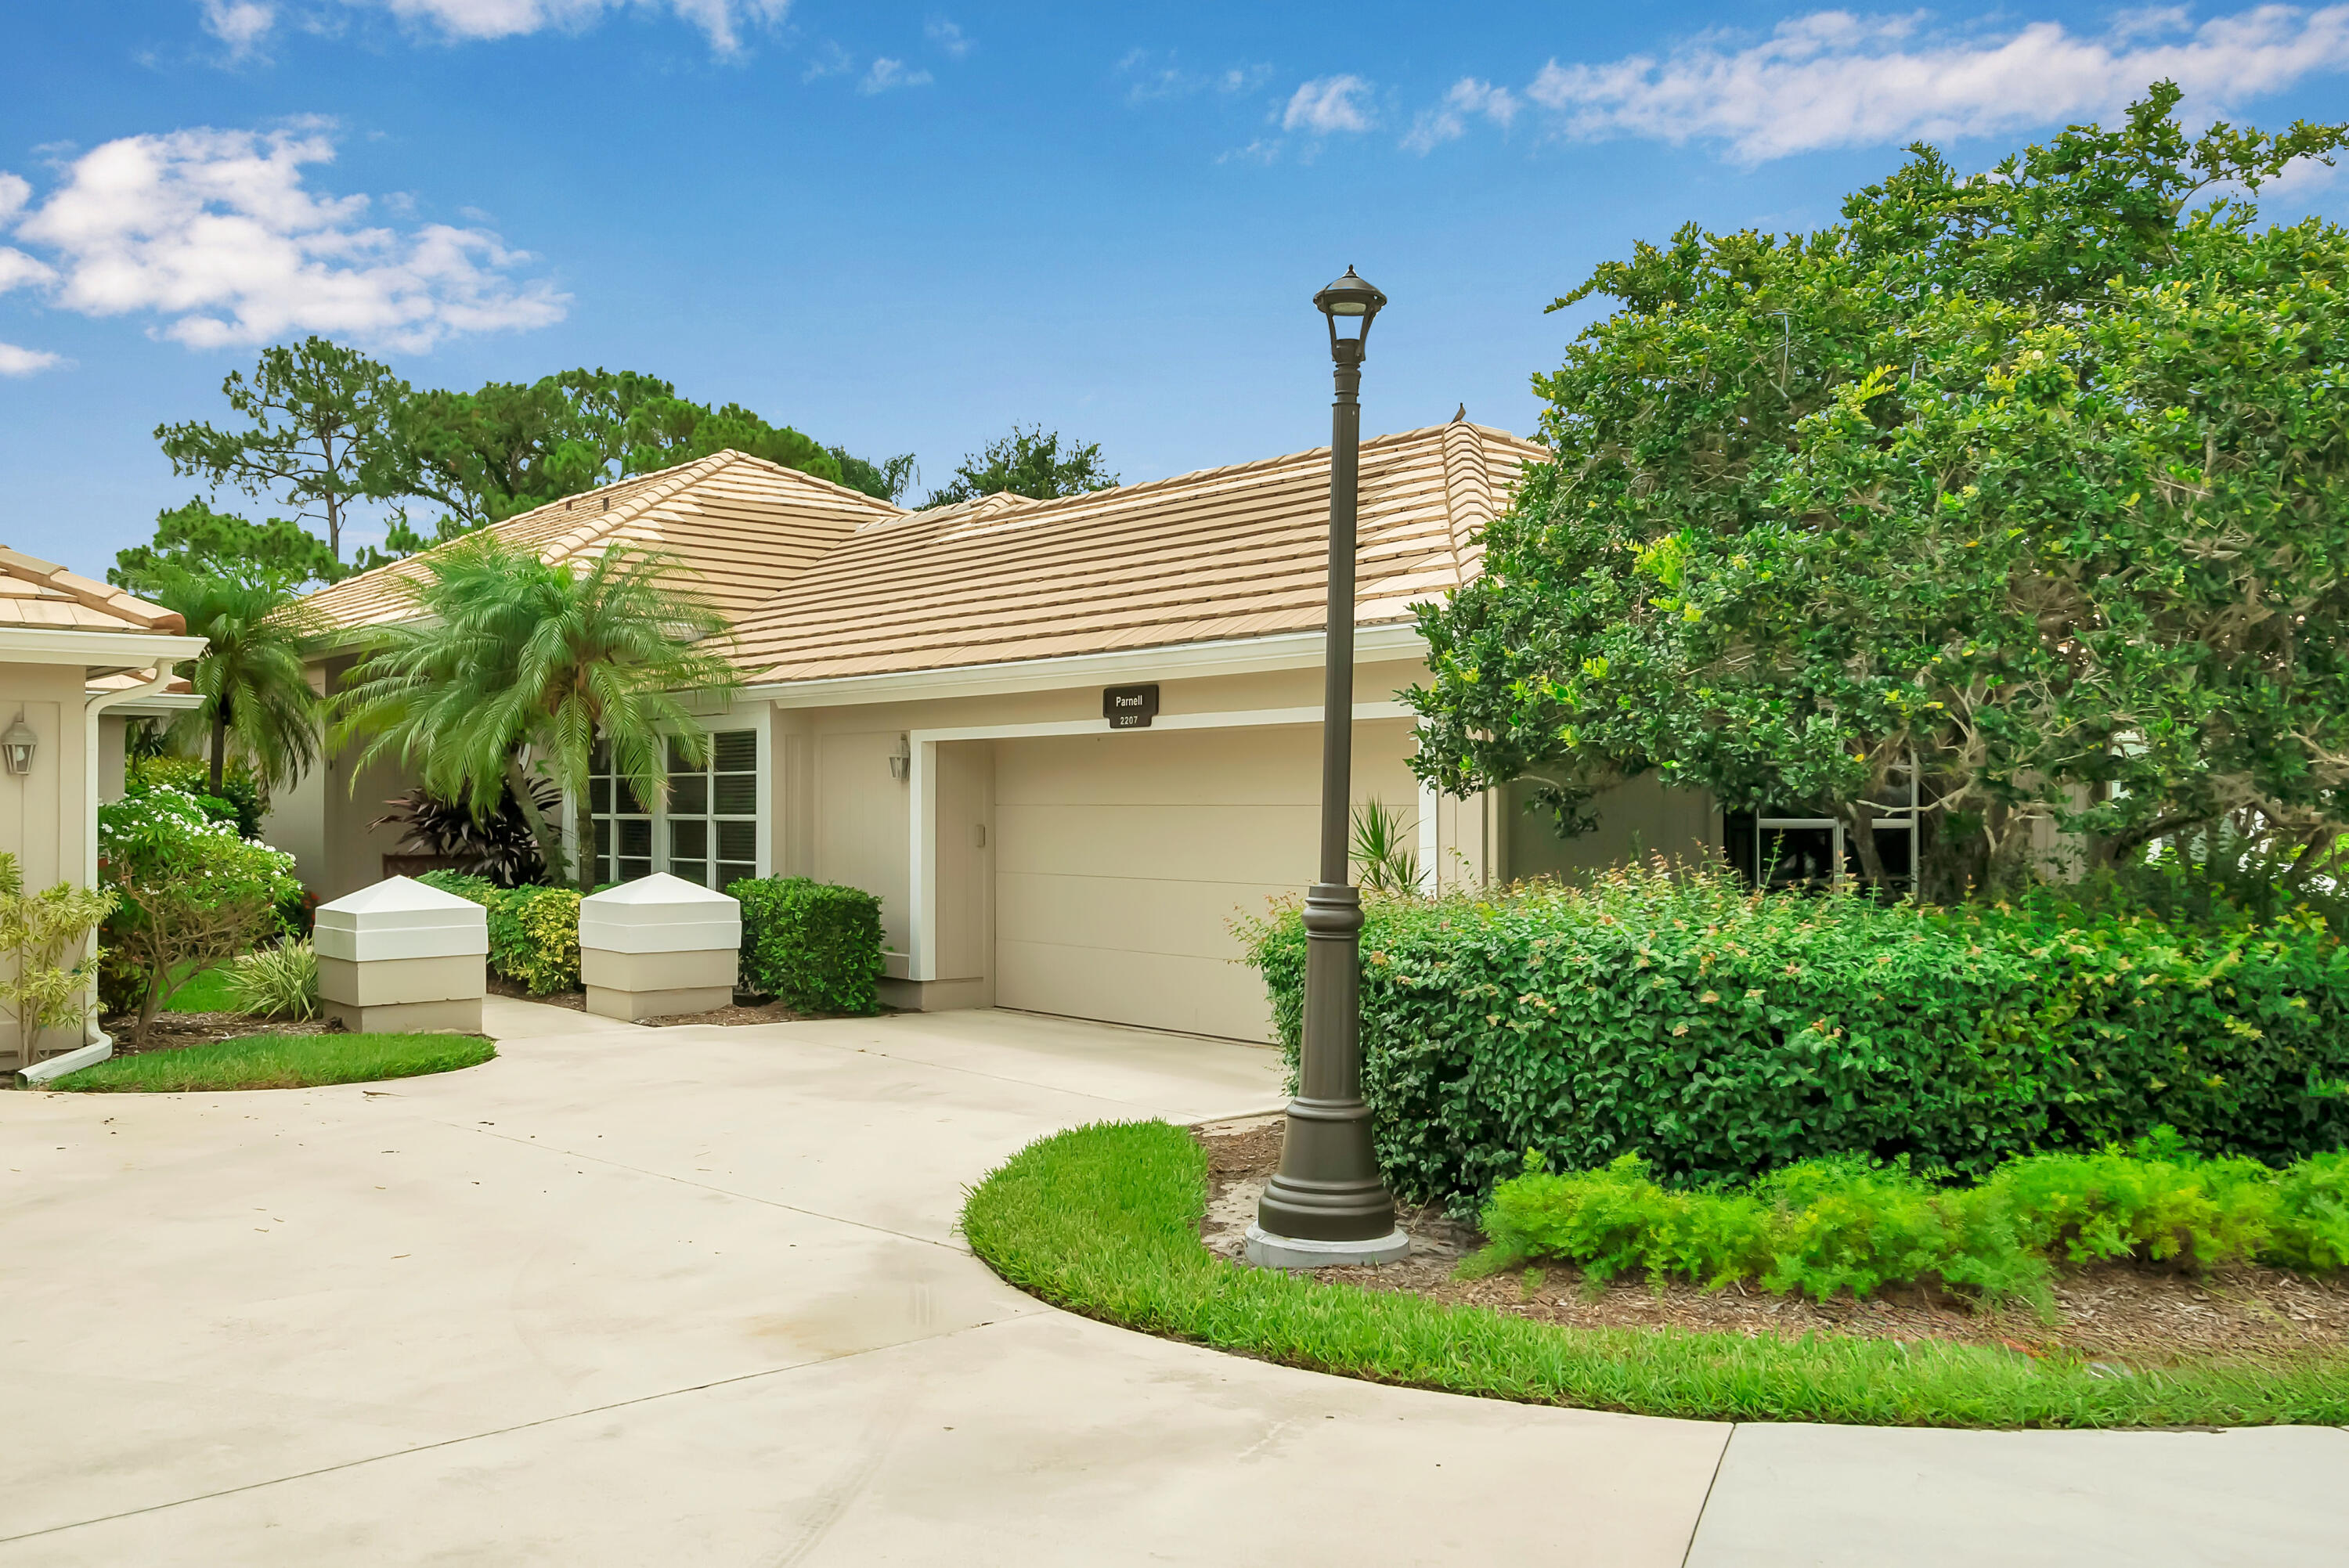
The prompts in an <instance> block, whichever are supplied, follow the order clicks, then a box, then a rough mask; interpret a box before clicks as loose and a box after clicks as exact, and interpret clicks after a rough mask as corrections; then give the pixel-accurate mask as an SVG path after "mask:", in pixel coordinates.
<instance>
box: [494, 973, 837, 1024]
mask: <svg viewBox="0 0 2349 1568" xmlns="http://www.w3.org/2000/svg"><path fill="white" fill-rule="evenodd" d="M490 993H491V995H496V996H512V997H514V998H516V999H517V1000H519V1001H523V1002H537V1003H540V1004H542V1005H543V1006H549V1007H568V1008H570V1009H571V1010H572V1011H573V1012H574V1013H584V1012H585V1011H586V1010H587V993H585V991H557V992H556V993H555V994H554V995H552V996H533V995H531V994H530V993H529V992H528V991H525V990H524V989H523V988H522V987H521V986H519V985H515V984H514V983H513V982H512V981H511V980H505V979H500V978H498V977H496V976H492V978H491V980H490ZM823 1016H826V1015H824V1014H821V1013H797V1012H793V1011H792V1009H791V1008H790V1007H788V1006H784V1005H783V1004H782V1003H781V1002H764V1003H761V1004H760V1005H759V1006H724V1007H714V1008H712V1009H711V1010H710V1011H709V1012H707V1013H665V1014H662V1015H659V1016H656V1017H650V1018H638V1019H637V1020H636V1022H637V1023H639V1024H642V1025H644V1026H646V1027H647V1028H653V1029H664V1028H667V1027H668V1026H671V1025H675V1024H724V1025H732V1024H795V1023H798V1022H800V1021H801V1020H802V1019H805V1018H819V1017H823Z"/></svg>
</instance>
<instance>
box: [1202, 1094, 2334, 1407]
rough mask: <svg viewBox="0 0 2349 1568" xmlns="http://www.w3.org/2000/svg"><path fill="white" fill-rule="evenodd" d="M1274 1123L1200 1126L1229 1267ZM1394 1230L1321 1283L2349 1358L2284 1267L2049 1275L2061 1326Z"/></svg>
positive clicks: (2006, 1314)
mask: <svg viewBox="0 0 2349 1568" xmlns="http://www.w3.org/2000/svg"><path fill="white" fill-rule="evenodd" d="M1280 1131H1281V1119H1280V1118H1278V1117H1251V1118H1247V1119H1242V1120H1238V1121H1231V1122H1221V1123H1215V1124H1211V1125H1209V1126H1206V1127H1202V1128H1199V1129H1196V1130H1195V1132H1194V1136H1195V1137H1196V1138H1197V1139H1198V1140H1199V1143H1200V1146H1201V1147H1202V1148H1204V1149H1205V1150H1206V1151H1207V1158H1208V1161H1209V1166H1210V1176H1209V1185H1208V1202H1207V1215H1206V1222H1204V1223H1203V1224H1202V1226H1201V1233H1202V1239H1203V1240H1204V1241H1205V1242H1206V1245H1207V1246H1208V1248H1209V1249H1210V1250H1211V1251H1214V1252H1216V1253H1220V1254H1222V1255H1224V1256H1226V1257H1233V1258H1237V1256H1238V1255H1239V1253H1240V1246H1241V1241H1242V1236H1243V1233H1245V1232H1246V1230H1247V1223H1248V1222H1249V1221H1250V1220H1251V1219H1253V1218H1254V1217H1255V1214H1256V1201H1257V1195H1258V1194H1260V1193H1261V1192H1262V1191H1264V1183H1265V1182H1266V1181H1268V1179H1269V1178H1270V1177H1271V1175H1272V1173H1273V1172H1274V1171H1276V1170H1277V1169H1278V1167H1279V1163H1280ZM1397 1220H1398V1222H1399V1223H1401V1224H1402V1228H1403V1230H1404V1231H1406V1232H1407V1233H1410V1235H1411V1238H1412V1253H1411V1255H1410V1256H1409V1257H1407V1258H1404V1259H1402V1261H1401V1262H1398V1263H1392V1264H1383V1265H1381V1266H1375V1267H1353V1268H1327V1269H1315V1270H1313V1271H1311V1272H1312V1273H1313V1274H1314V1275H1315V1277H1317V1278H1320V1279H1325V1280H1331V1281H1343V1282H1345V1283H1347V1284H1357V1285H1361V1286H1362V1287H1363V1288H1364V1289H1367V1290H1396V1291H1409V1292H1411V1293H1413V1294H1414V1295H1422V1296H1424V1297H1426V1298H1428V1299H1429V1300H1431V1301H1441V1302H1450V1303H1455V1304H1458V1305H1469V1306H1480V1307H1484V1308H1486V1309H1488V1310H1490V1311H1494V1312H1499V1313H1506V1314H1507V1315H1510V1316H1514V1317H1525V1318H1531V1319H1533V1320H1535V1321H1537V1322H1542V1323H1555V1324H1559V1325H1562V1326H1567V1327H1571V1328H1655V1327H1665V1326H1670V1327H1674V1328H1686V1329H1697V1330H1707V1331H1711V1332H1714V1333H1730V1334H1743V1335H1745V1336H1748V1337H1749V1338H1751V1337H1757V1336H1763V1335H1773V1336H1781V1337H1785V1338H1789V1339H1793V1338H1800V1337H1801V1336H1804V1335H1806V1334H1829V1335H1854V1336H1865V1337H1868V1338H1876V1339H1901V1340H1912V1339H1947V1340H1958V1341H1964V1342H1967V1343H1971V1344H1977V1345H1997V1346H2005V1347H2006V1348H2008V1349H2010V1350H2020V1351H2023V1352H2026V1353H2028V1354H2030V1355H2033V1356H2044V1355H2049V1354H2064V1355H2074V1356H2084V1357H2089V1358H2091V1359H2111V1360H2115V1361H2125V1362H2127V1363H2131V1364H2134V1365H2137V1366H2141V1367H2159V1366H2163V1365H2165V1364H2168V1363H2169V1362H2173V1361H2176V1360H2178V1359H2180V1358H2182V1357H2213V1356H2220V1357H2237V1358H2245V1359H2274V1358H2278V1357H2295V1356H2302V1355H2306V1354H2309V1353H2311V1352H2323V1351H2337V1350H2340V1349H2341V1348H2342V1347H2343V1346H2349V1280H2344V1279H2343V1278H2341V1277H2340V1276H2334V1277H2332V1278H2328V1279H2312V1278H2309V1277H2307V1276H2304V1275H2301V1274H2288V1273H2285V1272H2283V1271H2282V1270H2279V1269H2266V1268H2252V1267H2244V1268H2229V1269H2220V1270H2215V1271H2213V1272H2211V1273H2209V1274H2187V1273H2185V1272H2183V1271H2181V1270H2178V1269H2174V1268H2168V1267H2164V1266H2159V1265H2147V1264H2094V1265H2092V1266H2090V1267H2087V1268H2084V1269H2077V1270H2067V1271H2065V1272H2064V1273H2061V1274H2057V1276H2056V1277H2055V1280H2054V1296H2055V1306H2056V1310H2057V1315H2058V1318H2059V1321H2057V1322H2055V1323H2053V1324H2049V1323H2043V1322H2041V1321H2040V1320H2039V1318H2038V1316H2037V1315H2036V1314H2034V1313H2033V1312H2032V1311H2031V1310H2030V1309H2029V1308H2028V1307H2008V1308H2004V1309H1995V1308H1981V1307H1976V1306H1974V1305H1971V1304H1970V1303H1969V1302H1968V1301H1966V1300H1965V1299H1964V1298H1963V1297H1961V1296H1958V1295H1952V1294H1951V1293H1948V1292H1944V1291H1937V1290H1930V1289H1927V1288H1924V1287H1920V1286H1897V1287H1893V1288H1890V1289H1888V1290H1886V1291H1885V1292H1884V1293H1882V1294H1881V1295H1877V1296H1872V1297H1870V1298H1869V1299H1868V1300H1866V1301H1855V1300H1853V1299H1851V1298H1850V1297H1848V1296H1843V1297H1837V1298H1836V1299H1833V1300H1830V1301H1826V1302H1824V1303H1822V1302H1814V1301H1812V1300H1811V1299H1810V1298H1809V1297H1807V1296H1792V1295H1771V1294H1770V1293H1769V1292H1767V1291H1764V1290H1762V1289H1761V1288H1760V1287H1759V1286H1756V1285H1754V1284H1751V1283H1750V1282H1749V1283H1747V1284H1744V1285H1743V1286H1738V1285H1733V1286H1731V1287H1729V1288H1728V1289H1726V1290H1723V1291H1714V1292H1708V1291H1705V1290H1702V1289H1701V1288H1699V1287H1698V1286H1696V1285H1694V1284H1682V1283H1670V1284H1662V1285H1660V1286H1656V1285H1651V1284H1648V1283H1647V1281H1646V1280H1644V1279H1618V1280H1615V1281H1613V1282H1611V1283H1609V1284H1605V1285H1602V1286H1597V1287H1592V1286H1590V1285H1588V1284H1587V1283H1586V1282H1585V1281H1584V1280H1583V1279H1582V1277H1581V1274H1580V1271H1578V1270H1577V1269H1575V1268H1572V1267H1570V1266H1558V1267H1552V1268H1546V1269H1542V1270H1539V1271H1536V1272H1535V1273H1534V1274H1531V1275H1528V1274H1526V1273H1524V1272H1522V1271H1521V1272H1516V1273H1511V1274H1502V1275H1498V1276H1495V1277H1493V1278H1488V1279H1481V1280H1462V1279H1458V1278H1455V1277H1454V1273H1455V1271H1456V1269H1457V1268H1458V1265H1459V1262H1460V1260H1461V1259H1462V1258H1463V1257H1464V1256H1465V1255H1467V1254H1468V1253H1471V1252H1474V1251H1475V1249H1476V1248H1477V1247H1478V1246H1480V1245H1482V1244H1483V1237H1482V1236H1480V1235H1479V1234H1477V1233H1476V1230H1475V1227H1474V1226H1473V1225H1466V1224H1462V1223H1460V1222H1456V1221H1454V1220H1451V1219H1449V1218H1447V1217H1445V1215H1444V1213H1443V1212H1442V1211H1441V1210H1437V1209H1433V1208H1420V1209H1413V1208H1410V1207H1408V1206H1405V1207H1403V1208H1402V1210H1401V1211H1400V1212H1399V1213H1398V1215H1397Z"/></svg>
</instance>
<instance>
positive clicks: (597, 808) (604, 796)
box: [587, 779, 612, 815]
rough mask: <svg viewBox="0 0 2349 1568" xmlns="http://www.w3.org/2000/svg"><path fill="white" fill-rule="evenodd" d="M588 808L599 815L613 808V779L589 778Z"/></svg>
mask: <svg viewBox="0 0 2349 1568" xmlns="http://www.w3.org/2000/svg"><path fill="white" fill-rule="evenodd" d="M587 809H588V810H590V811H594V812H596V813H598V814H599V815H600V814H601V813H603V812H605V811H608V810H611V809H612V781H611V780H610V779H589V780H587Z"/></svg>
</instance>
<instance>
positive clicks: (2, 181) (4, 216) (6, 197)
mask: <svg viewBox="0 0 2349 1568" xmlns="http://www.w3.org/2000/svg"><path fill="white" fill-rule="evenodd" d="M32 199H33V187H32V185H31V184H30V183H29V182H27V181H26V179H25V177H24V176H23V175H21V174H11V173H9V172H8V171H7V170H0V224H5V222H8V220H9V219H11V218H13V217H15V216H16V213H17V212H18V211H20V210H22V209H23V207H24V205H25V203H26V202H27V201H31V200H32Z"/></svg>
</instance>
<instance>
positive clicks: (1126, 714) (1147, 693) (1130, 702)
mask: <svg viewBox="0 0 2349 1568" xmlns="http://www.w3.org/2000/svg"><path fill="white" fill-rule="evenodd" d="M1102 717H1103V718H1105V719H1107V720H1109V727H1111V728H1112V729H1148V728H1149V727H1150V721H1151V720H1152V719H1154V718H1155V717H1158V688H1157V687H1156V686H1103V687H1102Z"/></svg>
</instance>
